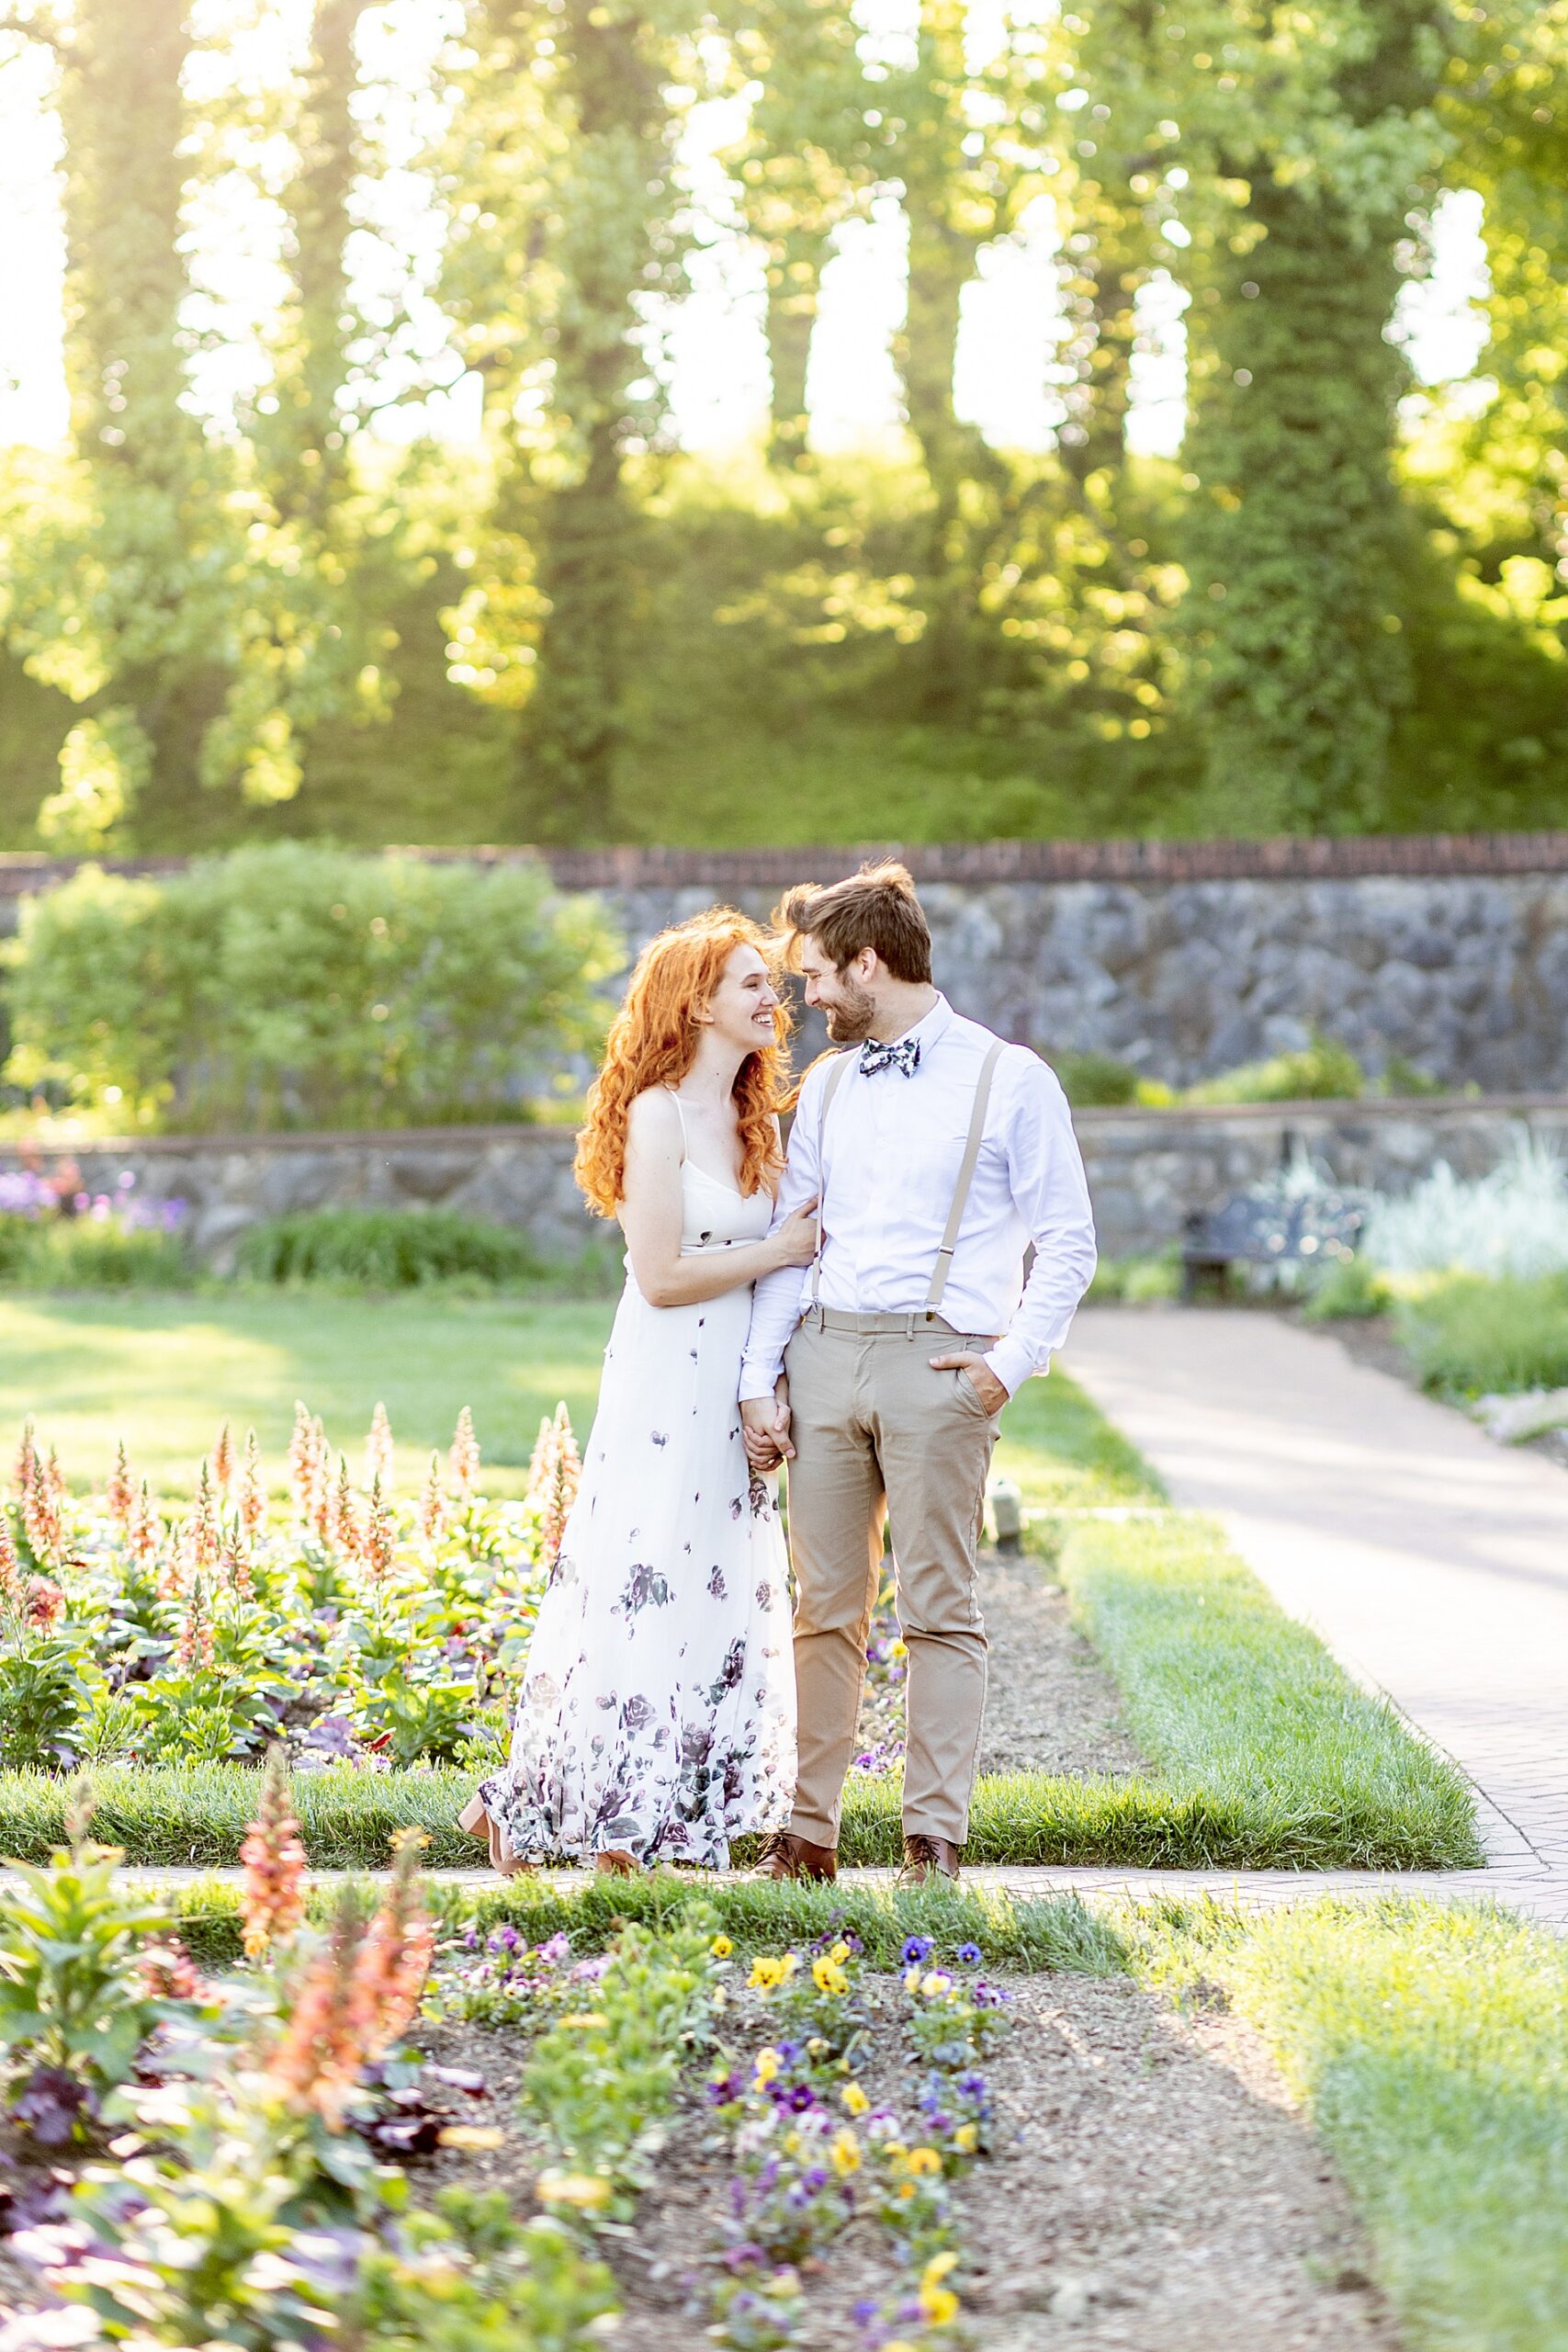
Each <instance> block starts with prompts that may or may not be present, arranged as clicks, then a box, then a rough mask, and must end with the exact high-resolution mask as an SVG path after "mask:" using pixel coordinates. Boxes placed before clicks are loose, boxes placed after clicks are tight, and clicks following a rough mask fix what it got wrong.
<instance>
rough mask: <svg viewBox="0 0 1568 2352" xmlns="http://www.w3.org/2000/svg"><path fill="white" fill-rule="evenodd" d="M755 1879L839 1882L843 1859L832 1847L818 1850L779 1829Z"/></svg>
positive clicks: (762, 1859) (757, 1868)
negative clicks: (798, 1879) (801, 1879)
mask: <svg viewBox="0 0 1568 2352" xmlns="http://www.w3.org/2000/svg"><path fill="white" fill-rule="evenodd" d="M748 1875H749V1876H750V1877H751V1878H818V1879H829V1878H837V1877H838V1875H839V1856H838V1852H837V1849H835V1848H834V1847H832V1846H814V1845H813V1844H812V1842H811V1840H810V1838H797V1837H796V1836H795V1832H794V1831H793V1830H792V1829H775V1830H774V1831H773V1835H772V1836H771V1837H770V1838H769V1839H768V1842H767V1844H766V1845H765V1846H764V1847H763V1849H762V1856H761V1860H760V1861H759V1863H758V1864H757V1867H756V1869H755V1870H754V1871H750V1872H749V1873H748Z"/></svg>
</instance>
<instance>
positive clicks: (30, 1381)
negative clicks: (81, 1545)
mask: <svg viewBox="0 0 1568 2352" xmlns="http://www.w3.org/2000/svg"><path fill="white" fill-rule="evenodd" d="M614 1311H615V1310H614V1306H613V1305H612V1304H611V1303H610V1302H609V1301H608V1300H602V1299H594V1300H587V1301H583V1300H571V1301H562V1302H559V1303H553V1304H552V1303H549V1302H544V1303H540V1302H537V1301H535V1300H531V1299H518V1298H506V1297H502V1298H450V1297H446V1296H442V1297H440V1298H422V1297H420V1296H418V1295H404V1296H399V1297H389V1298H383V1299H377V1298H343V1297H334V1296H333V1295H324V1294H321V1293H318V1292H314V1291H295V1292H280V1293H279V1294H278V1295H276V1296H268V1295H265V1294H262V1295H258V1294H256V1293H239V1294H236V1295H234V1296H232V1297H222V1296H213V1295H211V1294H203V1295H192V1296H188V1297H183V1296H167V1295H156V1294H145V1293H144V1294H140V1295H130V1296H128V1297H121V1298H107V1297H103V1296H94V1297H62V1296H47V1297H46V1296H43V1295H18V1294H17V1293H12V1294H11V1295H9V1296H0V1461H4V1460H6V1459H8V1457H9V1455H10V1453H11V1452H12V1450H13V1448H14V1446H15V1443H16V1440H17V1431H18V1430H19V1429H20V1427H21V1423H22V1421H23V1420H24V1419H25V1418H26V1417H27V1416H28V1414H31V1416H32V1417H33V1419H34V1420H35V1421H36V1422H37V1423H38V1426H39V1433H40V1435H41V1436H42V1438H43V1440H44V1442H46V1443H47V1444H52V1445H56V1446H58V1447H59V1449H60V1458H61V1461H62V1464H63V1465H64V1467H65V1471H66V1474H67V1476H68V1477H69V1479H70V1480H71V1483H72V1485H73V1487H78V1488H81V1487H87V1486H91V1485H99V1484H101V1483H102V1481H103V1480H104V1478H105V1477H106V1476H107V1474H108V1471H109V1469H110V1467H111V1465H112V1464H113V1461H114V1452H115V1445H116V1442H117V1440H118V1439H120V1438H122V1437H123V1439H124V1440H125V1442H126V1444H127V1446H128V1447H129V1448H130V1454H131V1459H132V1461H133V1462H134V1463H135V1464H136V1465H137V1468H138V1469H139V1470H140V1471H141V1473H142V1474H143V1475H144V1476H148V1477H150V1478H151V1479H152V1483H153V1486H154V1487H157V1488H159V1489H160V1490H162V1491H164V1492H165V1493H170V1494H185V1493H188V1492H189V1491H190V1490H191V1487H192V1484H193V1482H194V1479H195V1476H196V1471H197V1464H198V1463H199V1462H200V1460H201V1457H202V1455H203V1454H204V1453H206V1452H207V1450H208V1448H209V1446H210V1444H211V1442H212V1439H213V1436H214V1434H215V1432H216V1430H217V1427H218V1424H219V1422H220V1420H222V1419H224V1418H225V1417H227V1418H228V1419H230V1420H231V1421H232V1422H233V1424H234V1426H235V1428H236V1430H238V1431H240V1432H241V1433H242V1434H243V1431H244V1430H246V1429H248V1428H253V1427H254V1430H255V1431H256V1434H257V1436H258V1437H259V1438H260V1440H261V1442H262V1447H263V1450H264V1452H265V1455H266V1457H267V1462H268V1465H269V1467H270V1469H271V1471H272V1473H273V1476H274V1477H275V1479H277V1480H281V1477H282V1473H283V1453H284V1449H285V1447H286V1446H287V1444H288V1432H289V1429H290V1427H291V1425H292V1422H293V1418H294V1402H295V1399H296V1397H303V1399H304V1400H305V1402H306V1404H307V1405H309V1406H310V1409H311V1411H312V1412H316V1413H320V1414H321V1418H322V1419H323V1420H324V1421H325V1423H326V1428H327V1435H328V1437H329V1439H330V1440H331V1441H332V1442H333V1445H335V1446H340V1447H342V1448H344V1450H345V1451H347V1452H348V1453H349V1454H350V1456H351V1458H353V1456H354V1454H355V1449H356V1448H357V1447H358V1445H359V1442H360V1441H361V1440H362V1438H363V1437H364V1434H365V1431H366V1430H367V1427H368V1426H369V1421H370V1415H371V1411H372V1409H373V1408H374V1407H375V1405H376V1403H377V1400H378V1398H379V1399H380V1400H381V1401H382V1402H383V1403H384V1404H385V1405H386V1408H387V1411H388V1414H389V1417H390V1419H391V1423H392V1430H393V1434H394V1436H395V1438H396V1439H397V1441H398V1443H399V1446H400V1449H401V1455H400V1463H401V1472H402V1480H403V1483H405V1484H410V1485H412V1484H414V1483H416V1482H417V1479H418V1477H419V1476H420V1475H421V1474H422V1472H423V1464H424V1460H425V1457H426V1455H427V1454H428V1453H429V1451H430V1448H431V1447H432V1446H433V1445H442V1446H444V1445H446V1443H447V1442H448V1441H449V1440H450V1438H451V1435H452V1427H453V1423H454V1422H455V1421H456V1419H457V1414H458V1411H459V1410H460V1408H462V1407H463V1406H464V1405H468V1406H469V1407H470V1408H472V1411H473V1416H474V1421H475V1425H476V1427H477V1428H478V1430H479V1443H480V1445H481V1447H482V1449H483V1452H484V1458H485V1463H486V1474H485V1478H484V1481H483V1483H484V1484H485V1486H486V1487H487V1488H488V1489H489V1491H491V1493H493V1494H496V1495H502V1496H509V1495H516V1494H518V1493H520V1492H521V1491H522V1484H523V1473H524V1470H525V1466H526V1464H527V1461H528V1456H529V1453H530V1452H531V1450H532V1448H533V1443H534V1439H535V1436H536V1432H537V1430H538V1426H539V1417H540V1415H541V1414H542V1413H545V1412H550V1411H553V1410H554V1408H555V1406H556V1402H557V1400H558V1398H559V1397H565V1399H566V1401H567V1404H568V1406H569V1408H570V1412H571V1417H572V1420H573V1422H574V1424H575V1425H576V1427H577V1429H578V1430H579V1431H580V1432H581V1431H586V1430H587V1428H588V1424H589V1422H590V1421H591V1419H592V1414H593V1400H594V1397H595V1395H596V1393H597V1390H598V1385H599V1365H600V1359H601V1356H602V1354H603V1351H604V1341H605V1340H606V1338H607V1336H608V1334H609V1329H610V1321H611V1317H612V1316H613V1314H614ZM997 1466H998V1470H999V1471H1000V1472H1003V1473H1005V1475H1006V1476H1009V1477H1011V1478H1015V1479H1016V1480H1017V1481H1018V1483H1019V1485H1020V1486H1021V1487H1022V1489H1023V1491H1024V1495H1025V1498H1026V1499H1027V1500H1028V1501H1030V1502H1031V1503H1034V1504H1049V1503H1055V1504H1059V1505H1075V1504H1083V1503H1098V1502H1126V1501H1136V1500H1138V1499H1140V1498H1147V1497H1149V1496H1152V1495H1156V1494H1157V1491H1158V1490H1157V1488H1156V1487H1155V1486H1154V1484H1153V1483H1152V1480H1151V1476H1150V1474H1149V1472H1148V1471H1147V1470H1146V1469H1145V1468H1144V1466H1143V1464H1141V1463H1140V1461H1139V1459H1138V1456H1137V1454H1136V1453H1134V1450H1133V1448H1132V1447H1131V1446H1130V1445H1129V1444H1128V1443H1127V1442H1126V1440H1125V1439H1124V1438H1122V1437H1121V1436H1119V1435H1118V1433H1117V1432H1116V1431H1115V1430H1112V1429H1111V1427H1110V1426H1109V1424H1108V1423H1107V1422H1105V1421H1104V1420H1102V1419H1100V1415H1099V1414H1098V1413H1097V1412H1096V1411H1095V1409H1094V1408H1093V1407H1092V1406H1091V1405H1090V1404H1089V1401H1088V1399H1087V1398H1086V1397H1084V1396H1083V1394H1082V1392H1081V1391H1080V1390H1078V1389H1077V1388H1075V1387H1074V1386H1073V1385H1072V1383H1071V1382H1070V1381H1069V1380H1067V1379H1066V1377H1065V1376H1064V1375H1063V1374H1058V1373H1054V1374H1052V1376H1051V1378H1050V1379H1049V1380H1033V1381H1031V1382H1030V1383H1029V1384H1028V1385H1027V1386H1026V1387H1025V1388H1024V1390H1023V1391H1022V1392H1021V1395H1020V1396H1019V1397H1018V1398H1017V1399H1016V1401H1015V1402H1014V1403H1013V1404H1012V1405H1011V1406H1010V1408H1009V1409H1008V1414H1007V1418H1006V1420H1005V1422H1004V1425H1003V1437H1002V1443H1001V1446H1000V1448H999V1450H998V1457H997Z"/></svg>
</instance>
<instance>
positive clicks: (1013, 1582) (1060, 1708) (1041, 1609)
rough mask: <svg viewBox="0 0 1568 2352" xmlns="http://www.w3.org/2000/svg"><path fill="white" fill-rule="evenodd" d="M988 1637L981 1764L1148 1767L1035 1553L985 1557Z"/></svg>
mask: <svg viewBox="0 0 1568 2352" xmlns="http://www.w3.org/2000/svg"><path fill="white" fill-rule="evenodd" d="M980 1600H981V1607H982V1609H983V1610H984V1611H985V1618H986V1633H987V1639H988V1640H989V1642H990V1645H991V1652H990V1688H989V1693H988V1696H987V1702H986V1725H985V1730H984V1732H983V1734H982V1735H981V1743H980V1770H981V1771H982V1772H1027V1771H1039V1772H1070V1773H1074V1774H1077V1775H1078V1776H1080V1777H1084V1778H1088V1777H1089V1776H1090V1775H1092V1774H1096V1773H1116V1774H1122V1775H1125V1774H1129V1773H1134V1772H1136V1773H1142V1774H1148V1773H1150V1772H1151V1770H1152V1768H1151V1767H1150V1766H1149V1765H1148V1764H1147V1763H1145V1760H1144V1758H1142V1757H1141V1756H1140V1755H1139V1754H1138V1751H1137V1749H1136V1748H1135V1747H1134V1745H1133V1742H1132V1739H1131V1737H1130V1736H1129V1735H1128V1733H1127V1730H1126V1728H1125V1726H1124V1724H1122V1716H1121V1709H1120V1702H1119V1700H1118V1698H1117V1694H1116V1689H1115V1686H1114V1684H1113V1683H1112V1682H1111V1678H1110V1676H1109V1675H1108V1674H1107V1673H1106V1672H1105V1669H1104V1668H1103V1667H1102V1666H1101V1665H1100V1662H1099V1660H1098V1658H1097V1657H1095V1654H1094V1652H1093V1650H1092V1649H1091V1648H1090V1647H1089V1644H1088V1643H1087V1642H1086V1641H1085V1640H1084V1638H1083V1635H1082V1634H1078V1633H1075V1632H1074V1630H1073V1628H1072V1626H1071V1624H1070V1623H1068V1618H1067V1600H1066V1594H1065V1593H1064V1592H1063V1590H1062V1589H1061V1587H1060V1585H1053V1584H1048V1583H1047V1582H1046V1581H1045V1577H1044V1574H1043V1570H1042V1568H1041V1566H1040V1564H1039V1562H1038V1561H1037V1560H1032V1559H1029V1558H1027V1557H1025V1558H1023V1559H1004V1558H1003V1557H1002V1556H1001V1555H1000V1554H999V1553H996V1552H991V1553H987V1555H985V1556H984V1558H983V1559H982V1561H981V1567H980Z"/></svg>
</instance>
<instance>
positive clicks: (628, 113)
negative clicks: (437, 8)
mask: <svg viewBox="0 0 1568 2352" xmlns="http://www.w3.org/2000/svg"><path fill="white" fill-rule="evenodd" d="M678 8H679V0H676V10H677V12H676V13H671V15H669V16H668V17H666V16H655V15H653V14H651V13H649V12H647V11H643V10H639V9H638V8H637V7H636V6H633V5H630V0H563V5H562V6H559V7H558V8H557V7H551V6H547V5H545V4H544V0H524V5H521V6H517V5H513V0H476V5H475V6H474V9H473V13H472V15H471V17H470V19H469V25H468V38H467V43H466V46H465V47H464V48H463V49H462V50H461V51H459V52H458V53H457V56H456V57H455V59H454V63H453V74H452V86H453V91H454V96H455V98H456V102H457V111H456V116H455V119H454V123H453V128H452V131H451V133H450V135H449V138H448V140H447V142H446V172H445V175H444V177H445V183H446V190H447V196H448V202H449V205H450V210H451V220H452V229H453V239H452V250H451V254H450V256H449V261H448V266H447V270H446V277H445V279H444V292H445V298H446V301H447V304H448V307H449V309H450V310H451V311H452V314H453V316H454V318H455V320H456V321H457V337H458V348H459V350H460V351H461V353H462V355H463V356H464V357H465V359H466V360H467V361H468V365H469V366H470V367H472V368H477V369H478V370H479V372H480V374H481V375H482V377H483V379H484V383H485V390H486V408H487V414H488V418H489V423H490V428H491V446H492V450H493V462H494V465H495V469H496V478H497V486H496V494H495V508H494V515H493V520H494V524H495V528H494V530H493V532H492V535H491V541H490V545H489V547H488V548H487V550H486V554H487V561H486V564H485V566H484V567H483V569H482V570H480V569H479V567H476V571H479V577H478V578H477V580H476V583H475V588H474V590H473V592H472V593H471V594H470V595H469V597H468V599H466V600H465V604H464V606H463V607H462V608H460V609H459V611H458V613H457V615H455V616H454V626H455V630H456V641H457V643H458V644H459V646H460V647H461V648H462V649H463V652H464V656H465V658H464V662H463V665H462V666H463V668H464V670H465V671H466V672H467V673H468V674H469V675H470V676H472V677H475V678H476V679H478V680H480V681H482V682H484V683H487V684H493V685H498V686H499V687H500V690H501V691H502V693H503V694H505V695H510V696H511V697H512V698H513V699H514V700H515V701H517V702H518V703H519V704H521V705H525V731H524V736H523V741H522V744H521V748H520V754H519V762H518V770H517V784H516V794H515V807H516V812H517V821H518V824H519V827H520V829H522V828H528V827H532V828H535V829H536V830H537V831H539V832H540V833H541V834H542V835H543V836H544V837H546V838H548V839H562V838H570V839H574V840H575V839H582V838H589V839H595V838H599V839H602V838H604V835H605V833H606V832H607V831H608V830H609V827H610V823H611V807H612V797H613V793H614V786H615V759H616V753H617V750H618V748H619V744H620V741H621V736H622V729H623V709H622V707H623V702H624V697H625V694H626V672H627V662H628V640H629V632H630V628H631V621H632V616H633V610H634V605H635V601H636V597H637V571H636V554H635V550H636V544H637V511H636V508H635V506H634V504H633V502H632V500H631V498H630V496H629V494H628V491H627V485H626V475H625V467H626V459H627V457H628V455H629V454H631V453H633V452H635V451H641V450H645V449H647V448H648V447H649V446H650V444H651V443H652V442H653V441H654V440H655V438H656V436H657V431H658V424H659V417H660V397H661V396H660V388H659V385H658V382H657V379H656V377H655V375H654V374H653V373H652V372H651V371H650V364H649V353H648V352H647V350H646V349H645V348H643V347H642V346H641V345H639V341H638V336H639V334H641V333H643V332H644V331H646V329H647V325H648V318H649V302H650V300H652V299H653V298H655V297H657V296H660V295H671V294H673V293H674V292H675V291H676V290H677V288H678V284H679V276H680V265H681V245H680V242H679V240H678V238H677V236H676V234H675V232H674V229H673V227H672V221H673V216H674V214H675V211H676V209H677V203H678V195H677V191H676V189H675V187H674V184H673V178H672V174H671V149H672V146H673V141H674V134H675V128H676V124H675V118H674V117H673V115H672V114H671V106H670V102H669V101H668V99H667V98H666V96H665V92H666V89H667V87H669V86H670V85H672V84H673V83H675V81H676V79H677V54H676V52H677V51H678V49H679V44H680V36H681V33H682V29H683V28H684V25H685V22H686V19H685V18H684V17H682V15H681V14H679V13H678ZM520 622H522V623H525V625H527V626H528V627H529V632H530V634H531V636H532V639H533V641H532V642H531V643H530V642H527V641H523V642H519V641H518V637H519V630H518V624H519V623H520ZM465 632H467V634H465ZM487 653H490V654H491V655H493V657H495V658H493V659H491V660H490V661H488V662H487V661H486V659H485V656H486V654H487ZM487 671H488V673H489V674H488V678H487V677H486V674H485V673H487ZM533 673H536V683H534V675H533Z"/></svg>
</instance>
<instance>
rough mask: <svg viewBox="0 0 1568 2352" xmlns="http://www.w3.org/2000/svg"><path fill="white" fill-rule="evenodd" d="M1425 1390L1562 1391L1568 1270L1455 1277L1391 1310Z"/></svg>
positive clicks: (1567, 1345)
mask: <svg viewBox="0 0 1568 2352" xmlns="http://www.w3.org/2000/svg"><path fill="white" fill-rule="evenodd" d="M1394 1329H1395V1331H1396V1333H1397V1335H1398V1338H1399V1341H1400V1344H1401V1346H1402V1347H1403V1348H1404V1350H1405V1351H1406V1352H1407V1354H1408V1355H1409V1357H1410V1361H1411V1363H1413V1364H1414V1366H1415V1368H1416V1374H1417V1375H1418V1377H1419V1379H1420V1381H1421V1384H1422V1385H1423V1386H1424V1387H1427V1388H1437V1389H1445V1390H1448V1391H1450V1392H1451V1393H1452V1394H1454V1395H1456V1396H1472V1397H1478V1396H1485V1395H1496V1394H1499V1393H1505V1394H1506V1392H1508V1391H1509V1390H1512V1389H1518V1388H1562V1387H1568V1273H1559V1274H1540V1275H1538V1276H1537V1277H1536V1278H1535V1279H1534V1280H1533V1281H1531V1280H1529V1279H1527V1278H1526V1277H1525V1276H1522V1275H1517V1274H1515V1275H1505V1276H1503V1277H1502V1278H1501V1279H1500V1280H1498V1281H1496V1282H1488V1281H1486V1280H1485V1278H1484V1277H1483V1275H1480V1274H1454V1275H1451V1276H1450V1277H1449V1278H1448V1279H1447V1280H1446V1281H1442V1282H1438V1283H1431V1284H1429V1285H1427V1286H1426V1287H1424V1288H1423V1289H1422V1291H1421V1292H1420V1294H1419V1295H1418V1296H1416V1297H1413V1298H1409V1299H1405V1300H1403V1301H1402V1302H1401V1303H1400V1305H1399V1306H1398V1308H1397V1309H1396V1313H1395V1318H1394Z"/></svg>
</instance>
